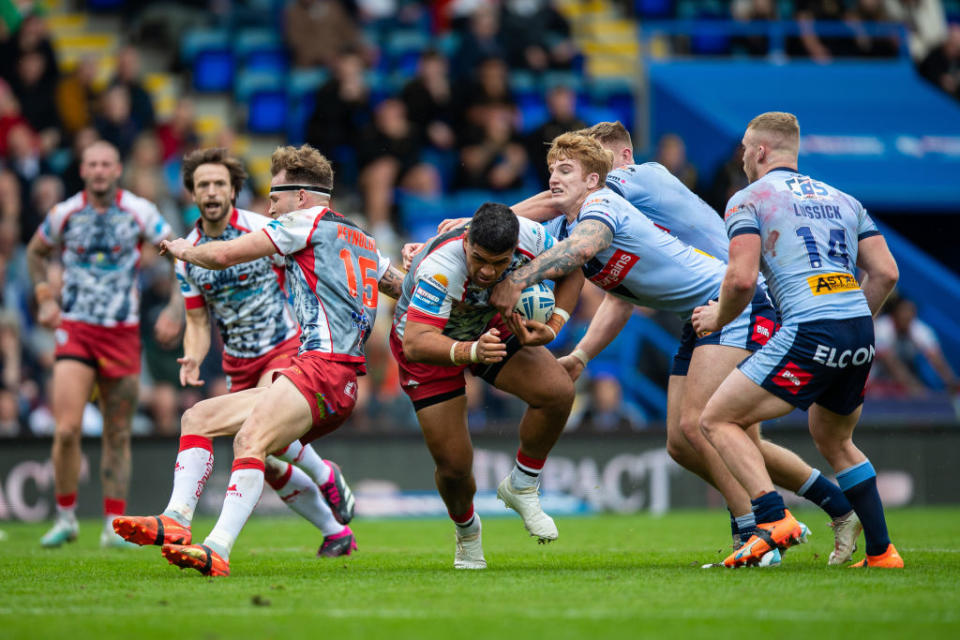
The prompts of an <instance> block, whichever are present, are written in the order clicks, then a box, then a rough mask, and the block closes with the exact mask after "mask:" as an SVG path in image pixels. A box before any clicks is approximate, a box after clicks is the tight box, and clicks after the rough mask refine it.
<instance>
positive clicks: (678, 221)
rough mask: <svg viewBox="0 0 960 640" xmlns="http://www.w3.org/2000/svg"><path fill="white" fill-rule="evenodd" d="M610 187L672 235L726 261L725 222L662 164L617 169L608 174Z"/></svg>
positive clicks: (651, 163)
mask: <svg viewBox="0 0 960 640" xmlns="http://www.w3.org/2000/svg"><path fill="white" fill-rule="evenodd" d="M607 187H608V188H609V189H611V190H612V191H614V192H616V193H618V194H619V195H621V196H623V198H624V199H625V200H626V201H627V202H629V203H630V204H632V205H633V206H634V207H636V208H637V210H638V211H640V212H641V213H643V214H644V215H645V216H647V217H648V218H650V220H652V221H653V223H654V224H655V225H657V226H658V227H660V228H661V229H663V230H664V231H666V232H667V233H669V234H670V235H672V236H674V237H675V238H679V239H680V240H682V241H683V242H685V243H687V244H688V245H690V246H691V247H696V248H697V249H700V250H701V251H704V252H706V253H709V254H710V255H712V256H714V257H715V258H719V259H720V260H723V261H724V262H726V260H727V254H728V249H729V242H728V241H727V231H726V229H725V228H724V225H723V219H722V218H721V217H720V216H719V215H717V212H716V211H714V210H713V208H712V207H711V206H710V205H708V204H707V203H706V202H704V201H703V200H701V199H700V196H698V195H697V194H695V193H694V192H692V191H690V189H688V188H687V186H686V185H685V184H683V183H682V182H680V180H678V179H677V178H676V176H674V175H673V174H672V173H670V171H668V170H667V168H666V167H664V166H663V165H662V164H660V163H658V162H645V163H644V164H631V165H628V166H626V167H621V168H619V169H614V170H613V171H611V172H610V173H608V174H607Z"/></svg>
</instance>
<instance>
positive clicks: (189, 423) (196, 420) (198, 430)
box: [180, 402, 210, 436]
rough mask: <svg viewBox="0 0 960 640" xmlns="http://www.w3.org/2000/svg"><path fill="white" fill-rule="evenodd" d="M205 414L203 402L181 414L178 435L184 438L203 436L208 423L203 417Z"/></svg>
mask: <svg viewBox="0 0 960 640" xmlns="http://www.w3.org/2000/svg"><path fill="white" fill-rule="evenodd" d="M206 413H207V412H206V411H205V410H204V406H203V402H198V403H197V404H195V405H193V406H192V407H190V408H189V409H187V410H186V411H184V412H183V417H182V418H180V435H184V436H205V435H208V434H207V433H205V430H206V429H207V428H208V427H209V424H210V421H209V420H207V419H206V418H205V417H204V416H205V414H206Z"/></svg>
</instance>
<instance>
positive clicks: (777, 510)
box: [750, 491, 787, 524]
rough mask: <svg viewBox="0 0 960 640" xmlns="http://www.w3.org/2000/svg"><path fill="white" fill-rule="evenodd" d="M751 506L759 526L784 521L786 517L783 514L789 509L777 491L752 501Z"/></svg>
mask: <svg viewBox="0 0 960 640" xmlns="http://www.w3.org/2000/svg"><path fill="white" fill-rule="evenodd" d="M750 504H752V505H753V515H754V517H755V518H756V519H757V524H763V523H765V522H776V521H777V520H783V518H784V516H785V515H786V514H784V512H783V511H784V509H786V508H787V507H786V505H784V504H783V497H782V496H781V495H780V494H779V493H777V492H776V491H771V492H770V493H765V494H763V495H762V496H760V497H759V498H755V499H754V500H751V501H750Z"/></svg>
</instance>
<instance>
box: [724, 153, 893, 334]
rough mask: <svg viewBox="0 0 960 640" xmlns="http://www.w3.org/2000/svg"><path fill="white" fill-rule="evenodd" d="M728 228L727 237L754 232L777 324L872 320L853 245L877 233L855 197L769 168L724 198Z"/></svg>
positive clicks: (793, 173) (816, 182)
mask: <svg viewBox="0 0 960 640" xmlns="http://www.w3.org/2000/svg"><path fill="white" fill-rule="evenodd" d="M726 225H727V233H728V235H729V237H730V238H731V239H732V238H734V237H736V236H738V235H740V234H743V233H754V234H758V235H760V237H761V240H762V242H763V248H762V254H761V265H760V266H761V269H762V271H763V274H764V276H766V280H767V287H768V289H769V291H770V295H771V296H772V297H773V300H774V302H775V303H776V305H777V308H778V309H779V310H780V314H781V318H782V322H783V324H788V323H789V324H797V323H800V322H808V321H812V320H827V319H834V320H842V319H846V318H857V317H860V316H869V315H870V308H869V307H868V306H867V299H866V297H864V295H863V292H862V291H861V290H860V285H859V284H858V283H857V280H856V278H855V276H854V274H855V270H856V264H857V244H858V242H859V241H860V240H863V239H864V238H869V237H870V236H874V235H878V234H879V233H880V232H879V231H878V230H877V227H876V225H875V224H874V223H873V220H871V219H870V216H869V215H867V212H866V210H865V209H864V208H863V206H862V205H861V204H860V203H859V202H858V201H857V200H856V199H855V198H852V197H851V196H849V195H847V194H845V193H843V192H842V191H838V190H837V189H834V188H833V187H831V186H830V185H828V184H825V183H823V182H818V181H817V180H813V179H812V178H810V177H809V176H805V175H803V174H801V173H798V172H796V171H793V170H792V169H785V168H781V169H774V170H773V171H770V172H769V173H767V175H765V176H764V177H762V178H760V179H759V180H757V181H756V182H754V183H753V184H751V185H750V186H748V187H747V188H746V189H743V190H741V191H739V192H737V193H736V194H735V195H734V196H733V197H732V198H731V199H730V202H729V203H728V204H727V212H726Z"/></svg>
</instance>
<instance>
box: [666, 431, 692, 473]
mask: <svg viewBox="0 0 960 640" xmlns="http://www.w3.org/2000/svg"><path fill="white" fill-rule="evenodd" d="M667 454H668V455H669V456H670V457H671V458H673V461H674V462H676V463H677V464H679V465H680V466H682V467H687V463H688V461H689V459H690V454H691V452H690V444H689V443H688V442H687V440H686V438H685V437H684V436H683V434H682V433H678V434H671V433H668V434H667Z"/></svg>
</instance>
